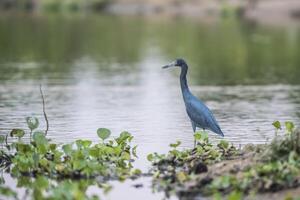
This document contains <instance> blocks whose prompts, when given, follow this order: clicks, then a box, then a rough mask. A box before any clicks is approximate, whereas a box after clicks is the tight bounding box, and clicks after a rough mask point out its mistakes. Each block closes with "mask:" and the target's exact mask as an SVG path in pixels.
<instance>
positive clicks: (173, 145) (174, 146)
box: [170, 141, 181, 148]
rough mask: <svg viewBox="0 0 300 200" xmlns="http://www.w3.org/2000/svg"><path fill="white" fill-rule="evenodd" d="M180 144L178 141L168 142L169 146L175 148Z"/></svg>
mask: <svg viewBox="0 0 300 200" xmlns="http://www.w3.org/2000/svg"><path fill="white" fill-rule="evenodd" d="M180 144H181V142H180V141H177V142H176V143H174V144H170V147H173V148H176V147H178V146H179V145H180Z"/></svg>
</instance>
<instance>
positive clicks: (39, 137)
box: [33, 131, 48, 144]
mask: <svg viewBox="0 0 300 200" xmlns="http://www.w3.org/2000/svg"><path fill="white" fill-rule="evenodd" d="M33 141H34V142H35V143H37V144H47V143H48V141H47V139H46V136H45V134H44V133H43V132H41V131H36V132H34V133H33Z"/></svg>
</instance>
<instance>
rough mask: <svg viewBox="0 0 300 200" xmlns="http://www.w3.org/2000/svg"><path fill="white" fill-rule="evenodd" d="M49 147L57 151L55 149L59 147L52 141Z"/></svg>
mask: <svg viewBox="0 0 300 200" xmlns="http://www.w3.org/2000/svg"><path fill="white" fill-rule="evenodd" d="M49 147H50V150H51V151H55V150H56V147H57V144H53V143H52V144H50V145H49Z"/></svg>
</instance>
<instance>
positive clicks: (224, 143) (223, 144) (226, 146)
mask: <svg viewBox="0 0 300 200" xmlns="http://www.w3.org/2000/svg"><path fill="white" fill-rule="evenodd" d="M218 146H219V147H220V148H222V149H227V148H228V147H229V143H228V142H227V141H226V140H221V141H220V142H219V144H218Z"/></svg>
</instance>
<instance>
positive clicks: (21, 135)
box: [10, 129, 25, 138]
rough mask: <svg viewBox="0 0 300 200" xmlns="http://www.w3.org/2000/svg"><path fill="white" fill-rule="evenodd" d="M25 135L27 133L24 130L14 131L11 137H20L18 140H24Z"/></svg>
mask: <svg viewBox="0 0 300 200" xmlns="http://www.w3.org/2000/svg"><path fill="white" fill-rule="evenodd" d="M24 135H25V131H24V130H23V129H13V130H12V131H11V132H10V136H11V137H18V138H22V137H23V136H24Z"/></svg>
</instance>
